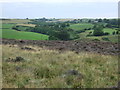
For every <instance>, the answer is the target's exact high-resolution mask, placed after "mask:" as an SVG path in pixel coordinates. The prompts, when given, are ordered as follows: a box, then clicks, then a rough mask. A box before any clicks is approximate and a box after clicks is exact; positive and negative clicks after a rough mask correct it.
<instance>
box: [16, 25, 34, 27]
mask: <svg viewBox="0 0 120 90" xmlns="http://www.w3.org/2000/svg"><path fill="white" fill-rule="evenodd" d="M16 25H18V26H27V27H35V24H16Z"/></svg>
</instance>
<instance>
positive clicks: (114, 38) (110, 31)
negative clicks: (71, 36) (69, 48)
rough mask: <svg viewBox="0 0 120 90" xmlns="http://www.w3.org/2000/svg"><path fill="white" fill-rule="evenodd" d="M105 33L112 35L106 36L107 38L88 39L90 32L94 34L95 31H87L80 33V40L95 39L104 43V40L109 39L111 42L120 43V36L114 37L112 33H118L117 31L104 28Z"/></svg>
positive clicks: (92, 38) (92, 37) (94, 37)
mask: <svg viewBox="0 0 120 90" xmlns="http://www.w3.org/2000/svg"><path fill="white" fill-rule="evenodd" d="M103 31H104V32H108V33H110V35H105V36H97V37H96V36H88V37H86V36H87V35H88V34H89V32H93V30H87V31H85V32H83V33H80V39H83V40H84V39H90V40H94V39H98V40H100V41H103V40H102V38H108V39H109V40H110V41H111V42H118V35H112V32H114V31H116V30H115V29H111V28H104V29H103Z"/></svg>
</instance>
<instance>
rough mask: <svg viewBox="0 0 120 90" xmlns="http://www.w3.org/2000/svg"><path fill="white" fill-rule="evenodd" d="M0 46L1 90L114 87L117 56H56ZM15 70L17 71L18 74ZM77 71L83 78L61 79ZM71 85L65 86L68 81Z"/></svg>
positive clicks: (71, 54) (81, 54)
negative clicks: (16, 58)
mask: <svg viewBox="0 0 120 90" xmlns="http://www.w3.org/2000/svg"><path fill="white" fill-rule="evenodd" d="M27 47H31V48H33V49H35V50H36V51H26V50H21V49H20V47H18V46H14V47H9V45H4V46H3V57H2V60H3V87H4V88H10V87H11V88H17V87H26V88H76V87H84V88H100V87H101V88H103V87H111V86H114V85H116V84H117V80H118V78H117V77H118V74H117V73H118V60H117V57H116V56H110V55H99V54H92V53H84V52H81V53H79V54H75V53H74V52H70V51H68V52H64V53H59V52H57V51H53V50H46V49H42V48H39V47H35V46H34V47H32V46H27ZM17 56H20V57H23V58H24V59H25V62H6V61H5V60H7V59H8V58H15V57H17ZM16 68H18V69H19V70H18V71H17V70H16ZM70 69H75V70H78V71H79V72H80V73H81V74H82V75H83V76H84V78H83V79H82V80H81V79H76V77H67V78H66V77H65V78H64V77H62V75H63V73H64V72H65V71H67V70H70ZM68 81H69V82H71V83H70V84H67V82H68Z"/></svg>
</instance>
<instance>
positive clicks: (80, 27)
mask: <svg viewBox="0 0 120 90" xmlns="http://www.w3.org/2000/svg"><path fill="white" fill-rule="evenodd" d="M92 27H93V24H90V23H79V24H71V25H70V27H69V28H71V29H74V30H83V29H86V28H87V29H88V28H92Z"/></svg>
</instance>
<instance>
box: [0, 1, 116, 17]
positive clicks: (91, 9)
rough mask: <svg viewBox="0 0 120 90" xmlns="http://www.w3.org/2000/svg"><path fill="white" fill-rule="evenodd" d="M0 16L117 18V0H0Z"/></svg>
mask: <svg viewBox="0 0 120 90" xmlns="http://www.w3.org/2000/svg"><path fill="white" fill-rule="evenodd" d="M0 6H1V9H0V11H1V12H2V14H1V15H0V17H1V18H22V19H24V18H31V19H32V18H42V17H46V18H117V17H118V0H0Z"/></svg>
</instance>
